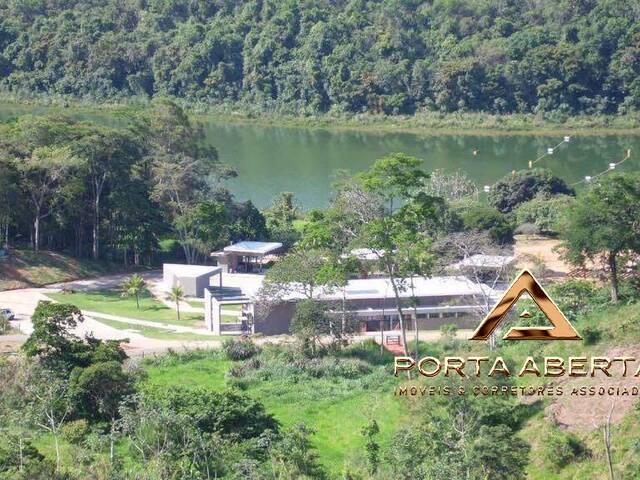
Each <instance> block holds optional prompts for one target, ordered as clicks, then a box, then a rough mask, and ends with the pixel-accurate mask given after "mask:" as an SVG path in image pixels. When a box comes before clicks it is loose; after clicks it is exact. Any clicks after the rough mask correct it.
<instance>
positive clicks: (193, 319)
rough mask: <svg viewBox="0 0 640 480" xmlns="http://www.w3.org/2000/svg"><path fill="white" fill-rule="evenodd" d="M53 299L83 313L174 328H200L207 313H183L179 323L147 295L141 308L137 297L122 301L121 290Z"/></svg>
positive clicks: (172, 313) (171, 312) (59, 295)
mask: <svg viewBox="0 0 640 480" xmlns="http://www.w3.org/2000/svg"><path fill="white" fill-rule="evenodd" d="M47 296H49V297H50V298H52V299H53V300H55V301H57V302H63V303H72V304H73V305H75V306H77V307H78V308H80V309H81V310H89V311H92V312H98V313H106V314H108V315H118V316H122V317H128V318H135V319H138V320H150V321H152V322H159V323H171V324H174V325H185V326H190V327H192V326H199V325H201V323H202V322H203V321H204V313H202V314H200V313H191V312H183V313H182V314H181V315H180V321H178V319H177V316H176V311H175V310H173V309H171V308H169V307H167V306H166V305H164V304H163V303H162V302H159V301H158V300H156V299H155V298H153V297H152V296H151V294H150V293H149V292H145V293H144V294H143V295H142V296H141V298H140V308H139V309H138V308H137V307H136V300H135V298H132V297H129V298H122V296H121V295H120V292H119V291H118V290H93V291H88V292H75V293H49V294H47Z"/></svg>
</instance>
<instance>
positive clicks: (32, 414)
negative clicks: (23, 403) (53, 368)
mask: <svg viewBox="0 0 640 480" xmlns="http://www.w3.org/2000/svg"><path fill="white" fill-rule="evenodd" d="M34 373H35V376H34V378H31V379H30V381H29V384H28V386H27V391H26V395H27V405H28V410H27V412H26V414H27V415H28V417H29V418H30V419H31V420H32V421H33V423H34V424H35V425H37V426H38V427H39V428H41V429H43V430H44V431H46V432H48V433H50V434H51V436H52V437H53V441H54V446H55V452H56V471H57V472H59V471H60V462H61V454H60V440H59V439H60V429H61V428H62V426H63V425H64V423H65V422H66V420H67V418H68V417H69V415H70V413H71V408H72V406H71V402H70V400H69V395H68V382H67V381H66V380H64V379H62V378H58V377H56V376H55V374H52V373H53V372H47V371H37V370H36V371H35V372H34Z"/></svg>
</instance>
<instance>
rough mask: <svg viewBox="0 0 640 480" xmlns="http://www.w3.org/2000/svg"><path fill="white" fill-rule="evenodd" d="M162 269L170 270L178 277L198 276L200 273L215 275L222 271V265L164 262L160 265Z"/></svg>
mask: <svg viewBox="0 0 640 480" xmlns="http://www.w3.org/2000/svg"><path fill="white" fill-rule="evenodd" d="M162 269H163V271H167V270H168V271H170V272H171V273H173V274H174V275H178V276H180V277H199V276H201V275H207V274H211V275H215V274H217V273H221V272H222V267H215V266H213V265H211V266H209V265H185V264H182V263H165V264H163V265H162Z"/></svg>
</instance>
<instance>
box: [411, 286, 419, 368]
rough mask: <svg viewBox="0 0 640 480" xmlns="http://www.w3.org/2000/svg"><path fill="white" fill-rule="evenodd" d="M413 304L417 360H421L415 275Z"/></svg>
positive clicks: (412, 293) (412, 289) (412, 292)
mask: <svg viewBox="0 0 640 480" xmlns="http://www.w3.org/2000/svg"><path fill="white" fill-rule="evenodd" d="M411 296H412V297H413V298H412V299H411V303H413V322H414V325H415V327H416V360H418V358H420V339H419V334H418V333H419V330H420V328H419V327H418V308H417V307H416V298H415V289H414V285H413V275H411Z"/></svg>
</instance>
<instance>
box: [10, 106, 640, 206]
mask: <svg viewBox="0 0 640 480" xmlns="http://www.w3.org/2000/svg"><path fill="white" fill-rule="evenodd" d="M26 111H30V112H32V113H43V112H45V111H46V109H45V108H38V109H34V108H32V107H24V108H22V107H15V106H12V107H7V106H5V107H2V106H0V120H3V119H6V118H9V117H12V116H15V115H18V114H21V113H25V112H26ZM70 114H71V115H72V116H74V117H77V118H83V119H98V117H99V120H100V121H103V122H105V123H118V120H116V119H114V118H111V117H109V116H108V115H104V116H103V115H100V114H86V113H74V112H73V111H71V112H70ZM103 117H104V118H103ZM204 121H205V129H206V134H207V140H208V141H209V142H210V143H211V144H212V145H215V146H216V147H217V149H218V151H219V154H220V159H221V160H222V161H223V162H226V163H229V164H230V165H232V166H234V167H235V168H236V169H237V171H238V177H237V178H236V179H233V180H231V181H230V182H229V184H228V185H229V188H230V189H231V190H232V192H233V193H234V194H235V195H236V197H237V198H238V199H239V200H247V199H251V200H252V201H253V202H254V203H255V204H256V205H257V206H259V207H265V206H267V205H269V203H270V202H271V199H272V198H273V197H274V196H275V195H276V194H277V193H279V192H283V191H290V192H294V193H295V195H296V197H297V198H298V200H299V202H300V203H301V204H302V205H303V206H304V207H306V208H310V207H321V206H325V205H327V203H328V198H329V191H330V186H331V181H332V175H333V173H334V172H335V171H336V170H338V169H346V170H350V171H351V172H358V171H361V170H364V169H366V168H367V167H368V166H369V165H371V164H372V163H373V162H374V161H375V160H376V159H377V158H380V157H381V156H383V155H385V154H387V153H390V152H405V153H409V154H411V155H414V156H416V157H419V158H422V159H424V164H425V168H426V169H427V170H434V169H438V168H439V169H443V170H445V171H455V170H462V171H464V172H466V173H467V174H468V175H469V176H470V177H471V178H472V179H473V180H474V181H476V182H477V184H478V185H479V186H480V187H481V188H482V186H483V185H487V184H492V183H493V182H495V181H496V180H497V179H499V178H500V177H502V176H504V175H505V174H507V173H508V172H511V171H512V170H514V169H516V170H518V169H523V168H527V164H528V162H529V160H534V159H536V158H538V157H539V156H540V155H542V154H544V153H545V152H546V150H547V148H548V147H552V146H555V145H557V144H558V143H560V142H561V141H562V140H563V136H564V134H565V132H562V131H558V134H557V135H552V136H537V135H504V134H500V135H495V136H492V135H462V134H461V135H455V134H436V135H434V134H429V135H426V134H425V135H420V134H413V133H379V132H371V131H353V130H326V129H304V128H282V127H267V126H259V125H243V124H225V123H223V122H220V121H219V120H207V119H206V118H205V120H204ZM628 148H631V149H632V157H631V158H630V159H629V160H628V161H626V162H625V163H623V164H622V165H620V166H619V167H618V169H619V170H620V171H630V170H638V169H640V136H636V135H593V136H588V135H587V136H585V135H580V136H573V137H572V138H571V141H570V142H569V143H568V144H563V145H562V146H561V147H559V148H558V149H556V150H555V152H554V154H553V155H551V156H547V157H545V158H544V159H542V160H541V161H540V162H538V163H537V164H536V166H539V167H545V168H549V169H551V170H552V171H553V172H554V173H555V174H556V175H559V176H561V177H562V178H564V179H565V180H567V181H568V182H575V181H578V180H581V179H582V178H584V176H585V175H594V174H595V173H598V172H601V171H603V170H605V169H607V167H608V164H609V163H610V162H618V161H620V160H621V159H622V158H623V157H624V156H625V152H626V150H627V149H628ZM474 150H476V151H477V154H476V155H474V154H473V151H474Z"/></svg>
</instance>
